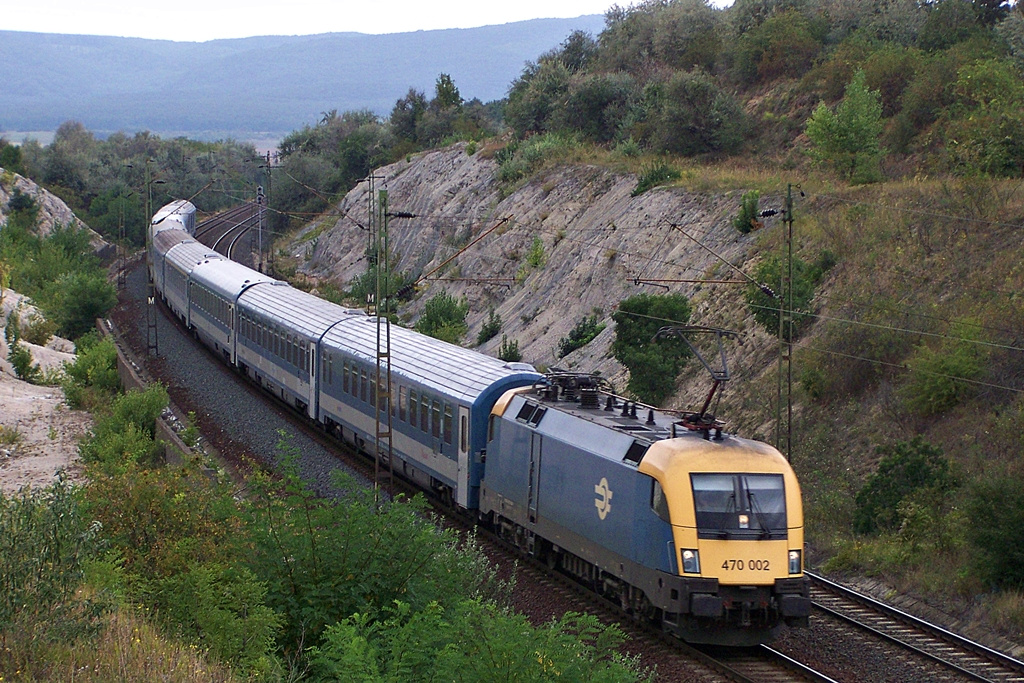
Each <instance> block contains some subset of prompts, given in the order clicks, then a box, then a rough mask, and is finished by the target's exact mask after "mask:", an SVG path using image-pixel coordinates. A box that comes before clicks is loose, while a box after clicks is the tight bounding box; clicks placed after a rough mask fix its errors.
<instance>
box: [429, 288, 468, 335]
mask: <svg viewBox="0 0 1024 683" xmlns="http://www.w3.org/2000/svg"><path fill="white" fill-rule="evenodd" d="M468 313H469V304H468V303H466V300H465V299H456V298H455V297H453V296H452V295H450V294H448V293H447V292H441V293H440V294H438V295H436V296H434V297H433V298H431V299H430V300H429V301H427V305H426V307H425V308H424V309H423V315H422V316H420V319H419V320H417V321H416V331H417V332H420V333H422V334H426V335H429V336H431V337H434V338H436V339H440V340H442V341H446V342H450V343H452V344H458V343H459V342H460V341H461V340H462V337H463V335H465V334H466V332H467V331H468V330H469V326H468V325H466V315H467V314H468Z"/></svg>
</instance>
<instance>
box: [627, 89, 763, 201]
mask: <svg viewBox="0 0 1024 683" xmlns="http://www.w3.org/2000/svg"><path fill="white" fill-rule="evenodd" d="M646 102H647V104H646V106H647V109H648V112H649V113H648V117H649V119H650V122H649V123H650V127H649V130H650V134H649V135H650V138H649V139H650V145H651V146H652V147H654V148H655V149H657V150H659V151H666V152H671V153H674V154H681V155H683V156H696V155H700V154H732V153H735V152H737V151H738V150H739V149H740V147H741V146H742V144H743V141H744V139H745V137H746V135H747V130H748V121H747V115H746V113H745V112H744V110H743V107H742V106H741V105H740V103H739V101H738V100H737V99H736V97H735V96H734V95H732V94H731V93H729V92H728V91H726V90H724V89H723V88H722V87H721V86H719V85H718V83H717V82H716V81H715V79H714V78H713V77H712V76H710V75H709V74H707V73H705V72H703V71H700V70H696V71H692V72H685V71H684V72H676V73H673V74H672V75H671V76H669V77H668V79H667V80H666V81H665V82H664V83H663V84H662V83H655V84H652V85H650V86H648V88H647V90H646ZM636 194H639V192H638V193H636ZM634 196H635V195H634Z"/></svg>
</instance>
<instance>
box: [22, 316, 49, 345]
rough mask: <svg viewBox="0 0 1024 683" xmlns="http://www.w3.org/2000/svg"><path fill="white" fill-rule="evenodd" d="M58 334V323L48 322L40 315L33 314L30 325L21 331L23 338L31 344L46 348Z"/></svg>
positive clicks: (29, 321)
mask: <svg viewBox="0 0 1024 683" xmlns="http://www.w3.org/2000/svg"><path fill="white" fill-rule="evenodd" d="M56 332H57V323H55V322H51V321H49V320H47V319H46V318H44V317H43V316H41V315H39V314H38V313H33V314H32V315H30V316H29V318H28V325H26V326H25V328H24V329H23V330H22V331H21V338H22V339H24V340H25V341H27V342H28V343H29V344H35V345H36V346H46V344H47V343H48V342H49V341H50V338H51V337H53V335H54V333H56Z"/></svg>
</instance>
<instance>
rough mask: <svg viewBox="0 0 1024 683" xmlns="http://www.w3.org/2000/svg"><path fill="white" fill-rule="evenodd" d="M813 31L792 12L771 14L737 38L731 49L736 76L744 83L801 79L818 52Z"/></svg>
mask: <svg viewBox="0 0 1024 683" xmlns="http://www.w3.org/2000/svg"><path fill="white" fill-rule="evenodd" d="M816 28H817V27H815V26H812V24H811V23H810V22H809V21H808V20H807V18H806V17H804V16H803V15H802V14H801V13H800V12H798V11H796V10H793V9H789V10H785V11H782V12H778V13H775V14H772V15H771V16H770V17H769V18H767V19H766V20H765V21H764V22H763V23H762V24H761V25H760V26H757V27H754V28H751V29H750V30H748V31H744V32H743V33H742V34H741V35H740V37H739V40H738V41H737V43H736V48H735V64H734V68H735V71H736V74H737V75H738V76H739V78H740V79H741V80H742V81H744V82H745V83H748V84H750V83H754V82H756V81H757V80H759V79H760V80H762V81H774V80H776V79H778V78H783V77H791V78H793V77H799V76H801V75H802V74H803V73H804V72H805V71H806V70H807V69H808V68H809V67H810V65H811V63H812V62H813V61H814V58H815V57H816V56H817V54H818V52H819V51H820V50H821V38H820V37H819V35H817V31H816Z"/></svg>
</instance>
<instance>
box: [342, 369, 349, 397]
mask: <svg viewBox="0 0 1024 683" xmlns="http://www.w3.org/2000/svg"><path fill="white" fill-rule="evenodd" d="M341 390H342V391H344V392H345V393H346V394H347V393H348V391H349V390H348V361H345V362H344V363H342V364H341Z"/></svg>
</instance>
